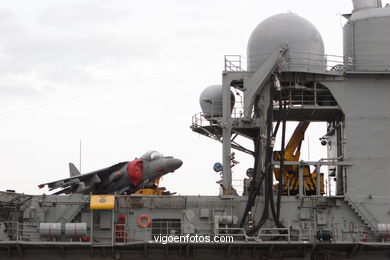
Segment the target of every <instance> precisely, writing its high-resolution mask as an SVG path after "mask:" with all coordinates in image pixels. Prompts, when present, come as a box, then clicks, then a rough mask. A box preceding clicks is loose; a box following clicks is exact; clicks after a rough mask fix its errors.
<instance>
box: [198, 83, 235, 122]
mask: <svg viewBox="0 0 390 260" xmlns="http://www.w3.org/2000/svg"><path fill="white" fill-rule="evenodd" d="M230 96H231V98H230V100H231V108H232V110H233V107H234V103H235V98H234V94H233V92H232V91H230ZM199 103H200V107H201V108H202V113H203V116H205V117H206V118H210V117H222V85H211V86H208V87H207V88H205V89H204V90H203V91H202V93H201V94H200V98H199Z"/></svg>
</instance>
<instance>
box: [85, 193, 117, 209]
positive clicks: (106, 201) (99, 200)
mask: <svg viewBox="0 0 390 260" xmlns="http://www.w3.org/2000/svg"><path fill="white" fill-rule="evenodd" d="M89 207H90V209H113V208H114V207H115V195H91V201H90V204H89Z"/></svg>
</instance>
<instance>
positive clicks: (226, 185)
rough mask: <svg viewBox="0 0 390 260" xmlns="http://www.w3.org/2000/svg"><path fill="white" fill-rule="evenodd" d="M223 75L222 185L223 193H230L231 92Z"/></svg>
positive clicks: (228, 83)
mask: <svg viewBox="0 0 390 260" xmlns="http://www.w3.org/2000/svg"><path fill="white" fill-rule="evenodd" d="M227 78H228V77H225V73H223V75H222V121H221V124H222V138H223V139H222V165H223V175H222V185H223V195H231V194H232V170H231V167H230V164H231V160H230V159H231V158H230V155H231V142H230V140H231V136H232V112H231V111H232V110H231V103H230V102H231V101H230V100H231V96H230V95H231V94H230V82H229V80H227Z"/></svg>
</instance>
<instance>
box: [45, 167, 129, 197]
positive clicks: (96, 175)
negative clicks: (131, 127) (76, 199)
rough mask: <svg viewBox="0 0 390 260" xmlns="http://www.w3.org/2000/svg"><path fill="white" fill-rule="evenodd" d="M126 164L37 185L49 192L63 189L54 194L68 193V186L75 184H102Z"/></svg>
mask: <svg viewBox="0 0 390 260" xmlns="http://www.w3.org/2000/svg"><path fill="white" fill-rule="evenodd" d="M127 163H128V162H121V163H117V164H115V165H112V166H110V167H107V168H103V169H100V170H97V171H93V172H90V173H86V174H82V175H77V176H73V177H70V178H65V179H61V180H58V181H53V182H47V183H43V184H40V185H38V187H39V188H40V189H42V188H43V187H45V186H46V185H47V186H48V188H49V189H50V191H51V190H54V189H58V188H63V189H64V190H61V191H58V192H56V194H61V193H69V191H70V190H71V189H70V186H72V185H73V184H76V183H80V182H82V183H84V184H85V185H88V186H89V185H94V184H97V183H100V182H104V181H105V180H106V179H108V177H109V176H110V175H111V173H113V172H115V171H118V170H120V169H121V168H122V167H123V166H125V165H126V164H127Z"/></svg>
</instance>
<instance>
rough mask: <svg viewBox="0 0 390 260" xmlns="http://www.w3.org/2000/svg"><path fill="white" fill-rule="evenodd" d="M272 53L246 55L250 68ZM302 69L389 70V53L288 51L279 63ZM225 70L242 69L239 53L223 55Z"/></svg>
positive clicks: (289, 67)
mask: <svg viewBox="0 0 390 260" xmlns="http://www.w3.org/2000/svg"><path fill="white" fill-rule="evenodd" d="M271 55H272V53H261V54H256V55H252V56H250V57H247V60H248V62H247V65H248V67H249V68H251V70H256V69H258V68H257V67H256V66H255V65H256V64H257V63H260V64H262V61H265V60H266V59H267V58H268V57H269V56H271ZM290 69H303V70H308V71H313V70H317V71H328V72H343V71H378V72H383V71H386V72H387V71H390V53H354V54H353V55H351V56H341V55H332V54H318V53H311V52H300V51H289V53H288V55H287V58H286V59H285V60H284V62H282V63H281V70H287V71H288V70H290ZM225 71H244V69H243V68H242V57H241V55H225Z"/></svg>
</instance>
